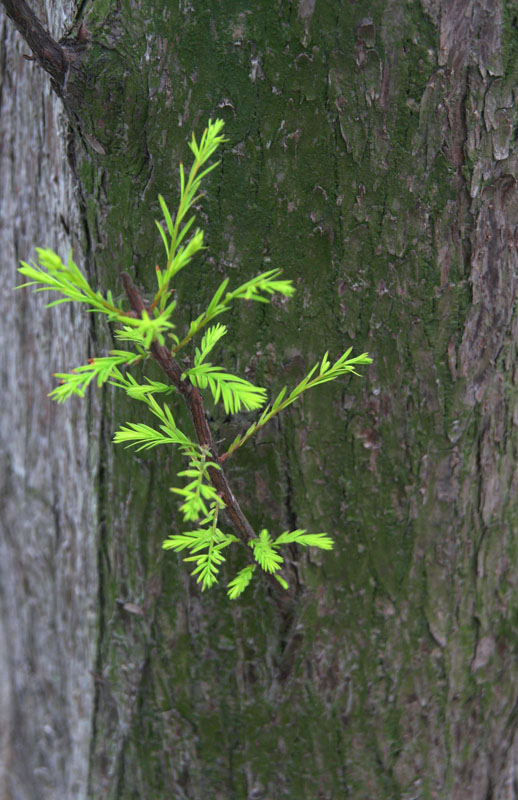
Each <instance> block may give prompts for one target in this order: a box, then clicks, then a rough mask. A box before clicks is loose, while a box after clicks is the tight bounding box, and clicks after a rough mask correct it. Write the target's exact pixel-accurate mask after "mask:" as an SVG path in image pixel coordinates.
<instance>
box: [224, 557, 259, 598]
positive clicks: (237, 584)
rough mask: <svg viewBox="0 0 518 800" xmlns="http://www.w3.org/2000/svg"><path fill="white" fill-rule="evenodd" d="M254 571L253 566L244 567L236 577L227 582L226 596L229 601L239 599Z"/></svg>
mask: <svg viewBox="0 0 518 800" xmlns="http://www.w3.org/2000/svg"><path fill="white" fill-rule="evenodd" d="M254 570H255V564H250V565H249V566H248V567H244V569H242V570H240V571H239V572H238V573H237V575H236V577H235V578H234V579H233V580H231V581H230V582H229V584H228V591H227V595H228V597H229V598H230V600H235V599H236V597H239V596H240V595H241V594H243V592H244V591H245V589H246V587H247V586H248V584H249V583H250V581H251V580H252V575H253V574H254Z"/></svg>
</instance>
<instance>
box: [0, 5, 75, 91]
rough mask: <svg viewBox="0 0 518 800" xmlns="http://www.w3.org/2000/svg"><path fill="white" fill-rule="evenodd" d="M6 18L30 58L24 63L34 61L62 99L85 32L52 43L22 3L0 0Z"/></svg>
mask: <svg viewBox="0 0 518 800" xmlns="http://www.w3.org/2000/svg"><path fill="white" fill-rule="evenodd" d="M0 2H1V3H2V5H3V6H4V8H5V11H6V14H7V16H8V17H9V18H10V19H11V20H12V21H13V22H14V24H15V26H16V28H17V29H18V31H19V33H20V34H21V35H22V36H23V38H24V39H25V41H26V42H27V44H28V46H29V47H30V48H31V50H32V52H33V53H34V57H32V56H27V55H25V56H24V57H25V58H26V59H27V61H36V62H37V63H38V64H39V65H40V67H42V69H44V70H45V72H48V73H49V75H50V76H51V78H52V86H53V88H54V89H55V90H56V92H57V94H58V95H59V96H60V97H62V96H63V94H64V92H65V90H66V86H67V81H68V78H69V75H70V72H71V69H74V70H77V68H78V65H79V62H80V59H81V55H82V54H83V52H84V51H85V49H86V45H87V41H88V37H89V34H88V31H87V30H86V28H85V26H84V25H81V26H80V28H79V30H78V32H77V35H76V37H75V38H74V39H63V40H61V41H59V42H56V40H55V39H53V38H52V36H51V35H50V34H49V33H48V32H47V31H46V30H45V28H44V27H43V25H42V24H41V22H40V21H39V19H38V18H37V16H36V14H34V12H33V11H32V10H31V9H30V8H29V6H28V5H27V3H26V2H25V0H0Z"/></svg>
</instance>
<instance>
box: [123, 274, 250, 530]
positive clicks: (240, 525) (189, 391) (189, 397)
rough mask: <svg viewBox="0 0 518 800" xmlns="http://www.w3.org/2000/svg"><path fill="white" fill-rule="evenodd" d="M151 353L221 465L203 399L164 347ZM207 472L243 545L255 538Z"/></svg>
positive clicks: (136, 306)
mask: <svg viewBox="0 0 518 800" xmlns="http://www.w3.org/2000/svg"><path fill="white" fill-rule="evenodd" d="M121 282H122V285H123V287H124V291H125V292H126V295H127V298H128V300H129V303H130V306H131V308H132V309H133V311H135V312H136V313H137V314H138V316H139V317H140V316H141V315H142V311H147V310H148V309H147V308H146V306H145V304H144V301H143V300H142V297H141V295H140V293H139V292H138V291H137V289H136V288H135V287H134V286H133V283H132V282H131V278H130V276H129V275H128V273H127V272H123V273H122V274H121ZM150 353H151V355H152V356H153V358H154V359H155V361H156V362H157V363H158V364H159V366H160V367H161V368H162V370H163V371H164V372H165V374H166V375H167V377H168V378H169V380H170V381H171V383H172V384H173V385H174V386H176V388H177V389H178V391H179V392H180V394H181V395H182V397H183V399H184V401H185V404H186V405H187V408H188V409H189V413H190V415H191V418H192V421H193V424H194V430H195V431H196V437H197V439H198V442H199V443H200V445H201V446H202V447H206V448H207V449H208V450H209V452H210V455H211V459H212V460H213V461H214V462H215V463H216V464H218V465H219V464H221V459H220V457H219V455H218V451H217V449H216V446H215V444H214V440H213V438H212V432H211V430H210V428H209V423H208V422H207V415H206V413H205V409H204V407H203V400H202V397H201V394H200V393H199V391H198V389H197V388H196V387H195V386H193V385H192V384H191V383H190V382H189V381H186V380H182V372H183V370H182V369H181V367H180V365H179V364H178V362H177V361H176V360H175V359H174V358H173V356H172V355H171V353H170V352H169V350H168V349H167V347H164V346H163V345H160V344H158V342H153V344H152V345H151V348H150ZM208 471H209V475H210V479H211V482H212V485H213V486H214V488H215V489H216V491H217V492H218V493H219V495H220V496H221V498H222V500H223V502H224V503H225V511H226V514H227V516H228V518H229V520H230V522H231V523H232V526H233V527H234V529H235V531H236V533H237V534H238V535H239V537H240V538H241V539H242V540H243V542H245V543H247V542H249V541H250V539H254V538H255V531H254V529H253V528H252V526H251V525H250V523H249V522H248V520H247V518H246V517H245V515H244V514H243V512H242V511H241V508H240V506H239V503H238V502H237V500H236V498H235V496H234V493H233V492H232V489H231V488H230V485H229V483H228V480H227V477H226V475H225V473H224V472H223V469H214V467H209V468H208Z"/></svg>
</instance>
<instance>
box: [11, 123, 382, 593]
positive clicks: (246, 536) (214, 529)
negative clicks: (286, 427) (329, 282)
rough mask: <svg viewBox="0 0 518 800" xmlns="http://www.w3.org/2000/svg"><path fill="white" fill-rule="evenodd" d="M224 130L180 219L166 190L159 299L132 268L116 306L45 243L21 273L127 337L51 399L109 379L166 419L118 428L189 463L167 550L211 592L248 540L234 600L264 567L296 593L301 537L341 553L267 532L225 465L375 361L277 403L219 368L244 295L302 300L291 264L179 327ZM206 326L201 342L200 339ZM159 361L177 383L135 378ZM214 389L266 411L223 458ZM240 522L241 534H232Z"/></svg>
mask: <svg viewBox="0 0 518 800" xmlns="http://www.w3.org/2000/svg"><path fill="white" fill-rule="evenodd" d="M222 130H223V122H222V120H219V119H217V120H214V121H210V122H209V124H208V126H207V128H206V129H205V130H204V132H203V134H202V137H201V140H200V142H199V143H198V142H197V141H196V139H195V137H194V135H193V136H192V140H191V142H190V144H189V147H190V149H191V151H192V154H193V156H194V161H193V164H192V167H191V169H190V172H189V174H188V175H186V173H185V171H184V167H183V164H180V200H179V204H178V209H177V211H176V213H175V214H174V216H173V215H172V214H171V212H170V210H169V208H168V206H167V204H166V202H165V200H164V198H163V197H162V196H160V195H159V198H158V200H159V203H160V207H161V210H162V214H163V218H164V220H165V227H164V226H163V225H162V224H161V223H160V222H157V227H158V230H159V232H160V236H161V238H162V241H163V243H164V249H165V263H164V266H163V267H162V268H160V267H157V268H156V278H157V290H156V293H155V296H154V297H153V299H152V301H151V302H150V303H148V304H146V303H145V302H144V300H143V298H142V296H141V295H140V293H139V292H138V290H137V289H136V288H135V287H134V286H133V284H132V282H131V280H130V278H129V276H128V275H127V274H125V273H123V275H122V276H121V279H122V282H123V285H124V288H125V291H126V295H127V299H128V301H129V306H130V307H129V308H123V306H122V304H117V303H116V302H115V301H114V299H113V297H112V294H111V293H110V292H108V293H107V294H106V297H104V296H103V295H102V293H101V292H95V291H94V290H93V289H92V288H91V287H90V285H89V283H88V281H87V280H86V278H85V277H84V275H83V274H82V272H81V271H80V270H79V269H78V267H77V266H76V264H75V263H74V262H73V260H72V257H71V256H70V257H69V259H68V261H67V263H66V264H65V263H63V262H62V261H61V259H60V258H59V256H57V255H56V254H55V253H54V252H52V251H51V250H46V249H41V248H37V250H36V252H37V255H38V263H32V264H28V263H26V262H22V266H21V267H20V268H19V271H20V273H21V274H22V275H24V276H25V277H26V278H28V279H29V280H28V281H27V282H26V283H24V284H22V286H35V287H36V289H35V291H38V292H40V291H49V290H50V291H55V292H57V293H58V294H59V295H60V297H59V299H57V300H54V301H53V302H51V303H49V304H48V305H49V306H52V305H56V304H57V303H66V302H78V303H85V304H86V305H87V306H88V307H89V310H91V311H95V312H97V313H100V314H105V315H106V316H107V318H108V320H109V321H110V322H112V323H115V336H116V337H117V338H118V339H119V340H120V341H122V342H127V343H128V345H129V347H130V348H131V349H129V350H111V351H110V352H109V354H108V355H106V356H101V357H98V358H93V359H89V361H88V364H85V365H83V366H79V367H76V368H75V369H74V370H72V372H71V373H58V374H56V377H57V378H58V380H59V383H58V385H57V386H56V388H55V389H53V390H52V392H51V393H50V396H51V397H52V398H53V399H54V400H56V401H57V402H58V403H62V402H64V401H65V400H67V399H68V398H69V397H71V396H72V395H79V396H80V397H82V396H83V395H84V393H85V391H86V389H87V387H88V386H89V384H90V383H91V382H92V381H96V383H97V385H98V386H102V385H103V384H105V383H108V384H110V385H112V386H114V387H116V388H118V389H122V391H124V392H125V393H126V394H127V395H128V396H129V397H132V398H133V399H135V400H137V401H140V402H142V403H144V405H145V406H146V407H147V410H148V412H149V413H150V414H151V417H150V421H151V418H152V417H155V426H154V427H153V426H152V425H149V424H148V423H133V422H128V423H126V424H125V425H122V426H121V428H120V429H119V430H118V431H117V432H116V433H115V436H114V441H115V442H116V443H123V444H125V445H126V446H134V447H136V449H137V450H150V449H151V448H153V447H157V446H158V445H175V446H176V447H177V448H179V450H180V452H181V453H182V454H183V456H184V457H185V459H186V462H187V466H186V468H185V469H183V470H181V471H180V472H179V473H178V477H179V478H181V479H184V480H185V482H184V484H183V486H181V487H173V488H172V489H171V491H172V492H173V493H174V494H176V495H178V496H179V497H180V498H181V504H180V512H181V513H182V516H183V519H184V522H185V523H186V524H187V525H188V526H189V530H186V531H184V532H182V533H173V534H171V535H170V536H169V537H168V538H167V539H166V540H165V541H164V543H163V547H164V549H166V550H174V551H175V552H177V553H186V555H185V556H184V560H185V561H187V562H191V563H192V564H193V566H194V569H193V571H192V574H193V575H194V576H195V577H196V580H197V581H198V582H199V583H200V584H201V588H202V590H205V589H208V588H209V587H211V586H213V585H214V584H215V583H217V582H218V580H219V570H220V568H221V565H222V564H223V562H224V561H225V551H226V550H227V548H228V547H230V546H231V545H234V546H240V547H244V548H245V550H244V552H245V554H246V556H247V559H248V561H249V562H250V563H249V564H247V565H246V566H245V567H244V568H243V569H241V570H240V571H239V572H238V573H237V575H235V576H234V577H233V578H232V579H231V580H230V582H229V583H228V587H227V593H228V596H229V598H230V599H232V600H234V599H235V598H237V597H239V596H240V595H241V594H242V593H243V591H244V590H245V589H246V587H247V586H248V584H249V583H250V581H251V580H252V577H253V575H254V573H255V572H256V571H257V570H259V571H263V572H265V573H267V574H268V575H269V576H271V577H273V578H274V579H275V580H276V581H277V582H278V584H279V585H280V586H282V587H283V588H284V589H286V588H288V584H287V581H286V578H285V577H284V576H283V574H282V569H283V556H282V553H281V551H282V547H283V546H285V545H287V544H298V545H300V546H302V547H318V548H320V549H322V550H331V549H332V547H333V542H332V540H331V538H330V537H329V536H328V535H327V534H326V533H307V532H306V531H305V530H295V531H284V532H283V533H281V534H280V535H279V536H277V537H276V538H275V539H274V538H272V537H271V536H270V533H269V532H268V531H267V530H266V529H263V530H261V531H260V533H259V535H257V534H256V532H255V531H254V530H253V529H252V527H251V525H250V523H249V522H248V520H247V518H246V516H245V515H244V514H243V512H242V510H241V508H240V506H239V503H238V501H237V500H236V498H235V496H234V494H233V492H232V491H231V489H230V486H229V484H228V480H227V477H226V475H225V472H224V470H223V463H225V462H226V460H227V459H228V458H229V457H230V456H231V455H232V454H233V453H234V452H235V451H236V450H237V449H238V448H239V447H242V446H243V445H244V444H245V442H247V441H248V439H250V437H251V436H253V435H254V434H255V433H256V432H257V431H258V430H260V428H262V427H263V426H264V425H266V424H267V423H268V422H269V421H270V420H271V419H272V418H273V417H274V416H276V415H277V414H279V413H280V412H281V411H283V410H284V409H285V408H287V406H289V405H291V403H294V402H295V401H296V400H297V399H298V398H299V397H300V396H301V395H302V394H303V393H304V392H306V391H307V390H308V389H312V388H314V387H315V386H318V385H320V384H322V383H326V382H328V381H333V380H336V379H337V378H339V377H341V376H343V375H346V374H347V373H354V374H356V375H357V374H358V373H357V372H356V368H357V367H358V366H360V365H364V364H370V363H371V362H372V359H370V358H369V357H368V355H367V354H366V353H362V355H359V356H355V357H353V358H350V353H351V349H350V348H349V349H348V350H347V351H346V352H345V353H344V354H343V355H342V356H340V357H339V358H338V359H337V360H336V361H335V362H334V363H332V362H331V361H330V360H329V358H328V353H325V355H324V357H323V358H322V360H321V361H320V362H318V363H317V364H315V365H314V366H313V367H312V369H311V370H310V371H309V373H308V374H307V375H306V376H305V377H304V378H303V379H302V380H301V381H300V383H298V385H297V386H295V388H293V389H291V391H288V389H287V387H284V388H283V389H282V390H281V391H280V392H279V394H278V395H277V397H276V398H275V400H273V402H272V403H270V404H267V405H265V404H266V402H267V392H266V389H263V388H261V387H259V386H255V385H254V384H253V383H251V382H250V381H248V380H246V379H244V378H241V377H239V376H237V375H233V374H232V373H231V372H229V371H228V370H226V369H224V368H223V367H220V366H217V365H215V364H212V363H211V361H210V360H209V358H210V357H211V353H212V351H213V350H214V348H215V346H216V345H217V344H218V342H220V341H221V340H222V339H223V338H224V337H225V336H226V334H227V327H226V326H225V325H224V324H223V323H222V322H220V321H219V320H218V321H217V322H214V320H215V319H216V317H219V316H220V315H222V314H224V313H225V312H226V311H228V310H229V309H230V307H231V306H232V304H233V303H234V302H236V301H239V300H248V301H256V302H260V303H268V302H269V300H270V298H271V296H272V295H274V294H280V295H283V296H284V297H291V296H292V295H293V293H294V291H295V290H294V287H293V284H292V282H291V281H290V280H284V279H282V278H281V277H280V276H281V270H280V269H270V270H268V271H267V272H263V273H262V274H260V275H258V276H256V277H254V278H251V279H250V280H248V281H246V282H245V283H243V284H241V286H238V287H237V288H235V289H229V288H228V286H229V279H228V278H225V280H223V281H222V283H221V284H220V285H219V286H218V288H217V289H216V291H215V292H214V295H213V297H212V299H211V301H210V302H209V304H208V306H207V308H206V309H205V310H204V311H203V312H202V313H201V314H200V315H199V316H197V317H196V318H195V319H193V320H191V321H190V323H189V325H188V326H187V327H186V329H185V330H183V331H179V330H177V327H178V326H177V322H176V317H175V311H176V306H177V294H176V292H173V291H172V290H173V289H174V288H175V287H174V279H175V277H176V276H177V275H178V273H179V272H180V270H182V269H184V268H185V267H187V266H188V265H189V264H190V263H191V261H192V259H193V257H194V256H195V255H196V254H197V253H199V252H200V250H202V248H203V231H201V230H199V229H198V228H196V229H194V221H195V216H194V212H193V208H194V205H195V203H196V201H197V200H198V199H199V191H200V185H201V182H202V180H203V178H205V176H206V175H208V173H209V172H211V171H212V170H213V169H215V167H216V166H217V164H218V163H219V162H217V163H213V164H211V165H209V166H207V162H208V160H209V159H210V157H211V156H212V155H213V154H214V152H215V151H216V150H217V148H218V147H219V146H220V145H221V144H222V143H223V142H224V141H225V139H224V137H223V135H222ZM19 288H21V287H19ZM210 323H213V324H210ZM202 332H203V333H202ZM201 333H202V336H201V340H200V339H199V337H198V334H201ZM195 338H197V339H198V341H199V344H197V345H195V346H194V351H193V353H192V358H191V361H190V362H189V363H191V364H192V366H189V367H188V368H185V367H182V366H180V364H179V362H178V360H177V357H178V354H179V353H180V351H182V350H184V349H185V348H186V347H187V346H188V345H191V346H192V344H193V340H194V339H195ZM171 343H172V344H171ZM149 359H153V360H154V361H155V362H156V363H158V365H159V366H160V367H161V369H162V371H163V373H164V376H165V378H166V379H167V382H161V381H156V380H151V379H150V378H148V377H144V379H143V380H144V382H143V383H138V382H137V380H136V379H135V378H134V377H133V376H132V374H131V368H132V367H133V366H134V365H135V364H136V363H141V362H144V365H145V362H146V361H148V360H149ZM206 392H209V393H210V395H211V396H212V399H213V401H214V403H222V404H223V407H224V409H225V412H226V413H227V414H237V413H238V412H242V411H246V412H254V411H258V410H261V413H260V415H259V417H258V418H257V419H256V420H255V421H254V422H252V424H251V425H250V426H249V427H248V429H247V430H245V431H244V432H243V433H240V434H238V436H236V438H235V439H234V441H233V442H232V443H231V444H230V445H229V446H228V447H227V449H226V450H225V452H223V453H221V454H220V453H219V452H218V450H217V449H216V446H215V444H214V441H213V438H212V433H211V430H210V428H209V425H208V422H207V415H206V414H205V409H204V405H203V394H202V393H206ZM178 394H180V395H181V396H182V398H183V400H184V401H185V404H186V405H187V408H188V410H189V413H190V415H191V418H192V421H193V424H194V430H195V432H196V438H195V439H193V438H191V437H190V436H189V435H188V434H187V433H186V432H185V431H184V430H182V429H181V427H179V425H178V423H177V421H176V419H175V415H174V414H173V410H174V402H175V400H176V402H177V396H178ZM165 398H167V399H168V401H170V402H171V403H172V404H170V402H167V401H165ZM174 413H175V414H176V411H175V412H174ZM221 512H224V516H225V523H222V522H221V520H220V517H221ZM229 526H230V527H231V529H232V532H230V531H229V530H228V527H229Z"/></svg>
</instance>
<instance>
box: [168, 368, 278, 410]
mask: <svg viewBox="0 0 518 800" xmlns="http://www.w3.org/2000/svg"><path fill="white" fill-rule="evenodd" d="M185 377H188V378H189V380H190V381H191V383H192V384H193V385H194V386H197V387H198V388H199V389H206V388H207V386H208V387H209V389H210V390H211V392H212V396H213V398H214V402H215V403H217V402H219V399H220V398H221V400H222V401H223V405H224V408H225V412H226V413H227V414H237V413H238V411H240V410H241V409H242V408H244V409H246V410H247V411H252V410H254V409H256V408H261V406H263V405H264V402H265V400H266V390H265V389H262V388H261V387H259V386H254V384H253V383H250V381H247V380H245V379H244V378H239V377H237V376H236V375H232V374H230V373H228V372H223V371H222V370H221V367H213V366H212V364H210V363H209V362H207V363H199V364H198V365H197V366H194V367H192V368H191V369H188V370H186V371H185V372H184V373H183V375H182V378H185Z"/></svg>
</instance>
